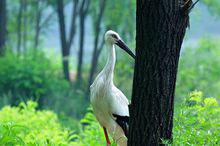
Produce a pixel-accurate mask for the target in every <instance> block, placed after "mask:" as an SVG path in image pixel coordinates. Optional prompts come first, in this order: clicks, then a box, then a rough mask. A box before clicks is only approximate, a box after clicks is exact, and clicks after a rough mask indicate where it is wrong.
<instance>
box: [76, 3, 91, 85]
mask: <svg viewBox="0 0 220 146" xmlns="http://www.w3.org/2000/svg"><path fill="white" fill-rule="evenodd" d="M89 5H90V0H83V1H82V3H81V7H80V11H79V23H80V25H79V30H80V35H79V52H78V64H77V82H76V84H77V85H78V86H80V85H81V81H82V65H83V55H84V38H85V20H86V16H87V13H88V9H89Z"/></svg>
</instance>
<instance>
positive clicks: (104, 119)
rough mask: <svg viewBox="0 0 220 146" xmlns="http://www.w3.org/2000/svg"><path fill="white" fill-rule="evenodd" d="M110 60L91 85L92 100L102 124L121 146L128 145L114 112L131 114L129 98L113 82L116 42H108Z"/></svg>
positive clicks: (125, 114) (95, 112) (124, 114)
mask: <svg viewBox="0 0 220 146" xmlns="http://www.w3.org/2000/svg"><path fill="white" fill-rule="evenodd" d="M106 47H107V50H108V60H107V63H106V65H105V67H104V68H103V70H102V71H101V72H100V73H99V74H98V76H97V77H96V79H95V81H94V82H93V84H92V85H91V86H90V91H91V92H90V93H91V96H90V100H91V104H92V107H93V111H94V114H95V116H96V118H97V120H98V122H99V123H100V125H101V126H103V127H105V128H107V130H108V132H109V133H110V134H111V135H112V137H113V139H114V140H115V141H116V142H117V144H118V145H120V146H126V145H127V139H126V137H125V134H124V132H123V130H122V128H121V127H120V126H119V125H118V124H117V122H116V121H115V117H114V116H113V114H117V115H120V116H129V110H128V104H129V102H128V100H127V98H126V97H125V95H124V94H123V93H122V92H121V91H120V90H119V89H118V88H117V87H115V85H114V83H113V76H114V67H115V62H116V56H115V46H114V44H111V43H107V44H106Z"/></svg>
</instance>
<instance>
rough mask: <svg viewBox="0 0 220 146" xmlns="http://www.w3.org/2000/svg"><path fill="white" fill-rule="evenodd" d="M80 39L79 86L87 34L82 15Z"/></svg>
mask: <svg viewBox="0 0 220 146" xmlns="http://www.w3.org/2000/svg"><path fill="white" fill-rule="evenodd" d="M79 19H80V26H79V27H80V38H79V52H78V64H77V84H80V82H81V80H82V64H83V53H84V34H85V16H84V15H83V14H82V15H80V18H79Z"/></svg>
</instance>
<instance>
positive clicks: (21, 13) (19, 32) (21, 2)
mask: <svg viewBox="0 0 220 146" xmlns="http://www.w3.org/2000/svg"><path fill="white" fill-rule="evenodd" d="M22 16H23V0H20V1H19V12H18V17H17V21H18V28H17V39H18V42H17V53H18V54H20V53H21V24H22Z"/></svg>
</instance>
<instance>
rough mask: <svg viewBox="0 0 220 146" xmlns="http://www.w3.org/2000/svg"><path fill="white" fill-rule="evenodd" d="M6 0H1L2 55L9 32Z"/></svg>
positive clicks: (0, 38)
mask: <svg viewBox="0 0 220 146" xmlns="http://www.w3.org/2000/svg"><path fill="white" fill-rule="evenodd" d="M6 19H7V18H6V0H1V1H0V56H2V55H4V52H5V42H6V34H7V26H6Z"/></svg>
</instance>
